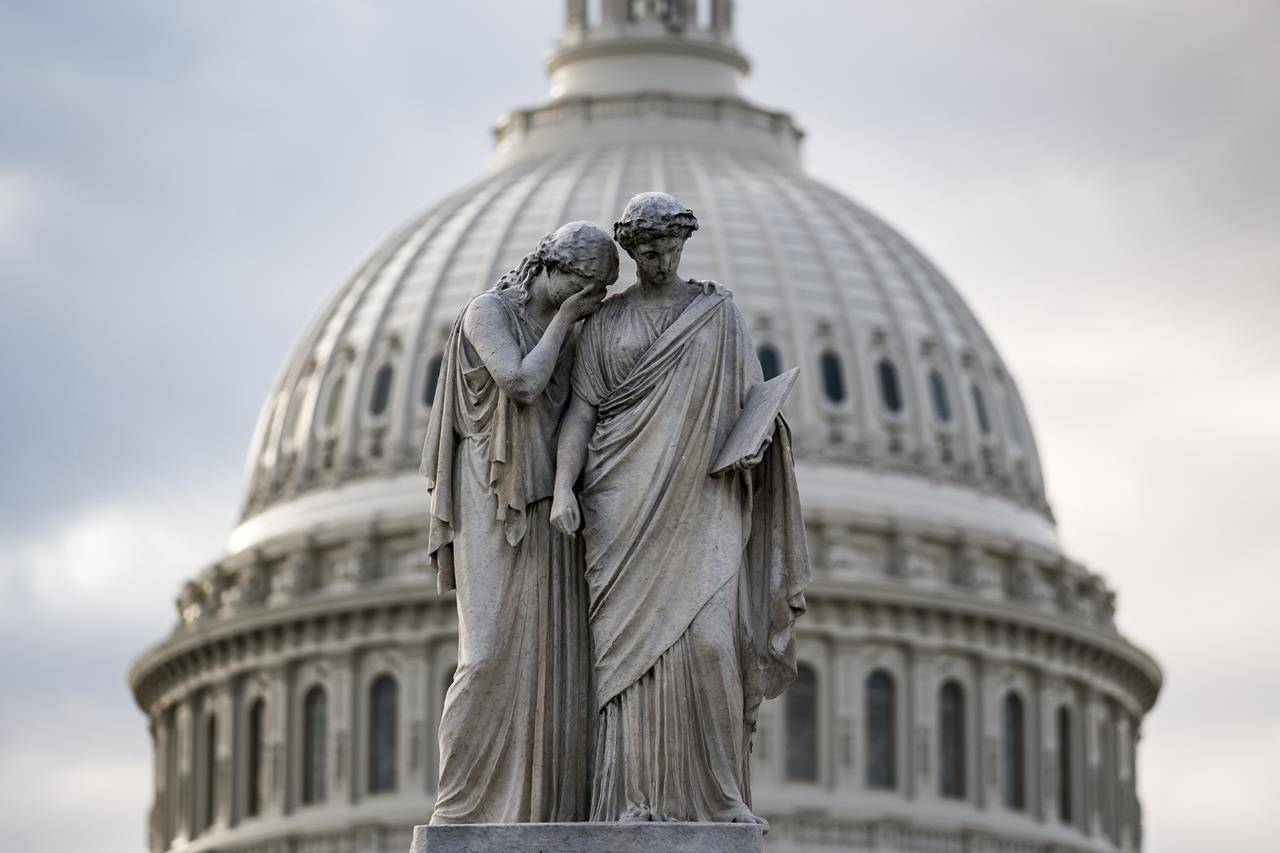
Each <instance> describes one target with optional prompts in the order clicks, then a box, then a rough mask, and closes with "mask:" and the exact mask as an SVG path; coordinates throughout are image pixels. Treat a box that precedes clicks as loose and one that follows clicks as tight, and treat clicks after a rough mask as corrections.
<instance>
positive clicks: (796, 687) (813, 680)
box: [786, 664, 818, 782]
mask: <svg viewBox="0 0 1280 853" xmlns="http://www.w3.org/2000/svg"><path fill="white" fill-rule="evenodd" d="M786 696H787V698H786V720H787V755H786V761H787V778H788V779H793V780H797V781H802V782H816V781H817V780H818V678H817V675H816V673H814V671H813V667H810V666H806V665H805V664H800V665H799V666H798V667H796V679H795V681H793V682H791V684H790V685H789V686H788V687H787V694H786Z"/></svg>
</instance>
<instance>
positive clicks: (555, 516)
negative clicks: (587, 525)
mask: <svg viewBox="0 0 1280 853" xmlns="http://www.w3.org/2000/svg"><path fill="white" fill-rule="evenodd" d="M551 525H552V526H553V527H554V528H555V529H556V530H559V531H560V532H561V533H564V534H567V535H569V536H573V535H574V534H575V533H577V532H578V528H579V527H581V526H582V512H581V511H580V510H579V509H578V499H577V497H575V496H574V494H573V490H572V489H556V493H555V496H554V497H552V499H551Z"/></svg>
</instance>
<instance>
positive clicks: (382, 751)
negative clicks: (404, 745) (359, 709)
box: [369, 675, 399, 794]
mask: <svg viewBox="0 0 1280 853" xmlns="http://www.w3.org/2000/svg"><path fill="white" fill-rule="evenodd" d="M398 694H399V687H398V686H397V685H396V680H395V679H394V678H392V677H391V676H390V675H380V676H378V678H377V679H376V680H375V681H374V682H373V685H372V686H371V687H370V688H369V792H370V793H373V794H378V793H383V792H386V791H394V790H395V787H396V716H397V713H398V711H397V708H396V705H397V703H398V701H399V699H398Z"/></svg>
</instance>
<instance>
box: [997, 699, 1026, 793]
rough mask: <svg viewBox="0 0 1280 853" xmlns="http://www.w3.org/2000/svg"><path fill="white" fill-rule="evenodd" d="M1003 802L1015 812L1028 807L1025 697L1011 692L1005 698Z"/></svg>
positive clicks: (1003, 715)
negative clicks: (1023, 698)
mask: <svg viewBox="0 0 1280 853" xmlns="http://www.w3.org/2000/svg"><path fill="white" fill-rule="evenodd" d="M1002 717H1003V720H1002V722H1003V726H1002V728H1003V740H1004V745H1003V746H1004V749H1003V753H1004V804H1005V807H1006V808H1010V809H1013V810H1014V811H1023V810H1024V809H1026V807H1027V776H1026V765H1027V756H1026V731H1025V722H1024V720H1023V705H1022V697H1020V696H1019V695H1018V694H1016V693H1010V694H1009V695H1007V696H1005V697H1004V708H1003V713H1002Z"/></svg>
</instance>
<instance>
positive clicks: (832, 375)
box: [819, 350, 845, 403]
mask: <svg viewBox="0 0 1280 853" xmlns="http://www.w3.org/2000/svg"><path fill="white" fill-rule="evenodd" d="M819 364H820V365H821V367H822V391H823V393H825V394H826V395H827V399H828V400H830V401H831V402H833V403H843V402H844V398H845V388H844V365H843V364H841V362H840V356H838V355H836V354H835V353H834V352H832V351H831V350H827V351H826V352H824V353H823V354H822V358H821V359H820V361H819Z"/></svg>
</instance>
